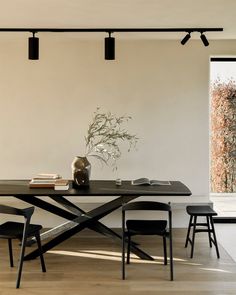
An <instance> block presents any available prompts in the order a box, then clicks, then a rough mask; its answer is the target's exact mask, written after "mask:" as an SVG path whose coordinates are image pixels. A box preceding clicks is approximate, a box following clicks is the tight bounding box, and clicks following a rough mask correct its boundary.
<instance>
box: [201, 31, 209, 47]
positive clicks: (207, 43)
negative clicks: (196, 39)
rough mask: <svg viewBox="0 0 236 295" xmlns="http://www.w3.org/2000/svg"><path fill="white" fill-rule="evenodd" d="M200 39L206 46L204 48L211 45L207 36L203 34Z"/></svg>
mask: <svg viewBox="0 0 236 295" xmlns="http://www.w3.org/2000/svg"><path fill="white" fill-rule="evenodd" d="M200 38H201V40H202V43H203V44H204V46H208V45H209V42H208V40H207V38H206V36H205V35H204V34H203V33H201V36H200Z"/></svg>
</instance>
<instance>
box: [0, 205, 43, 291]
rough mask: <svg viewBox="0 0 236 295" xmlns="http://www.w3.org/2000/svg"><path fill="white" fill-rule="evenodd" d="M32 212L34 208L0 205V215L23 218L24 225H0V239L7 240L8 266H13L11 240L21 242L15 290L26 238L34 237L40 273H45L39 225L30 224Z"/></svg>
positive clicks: (19, 275) (18, 223)
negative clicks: (38, 256)
mask: <svg viewBox="0 0 236 295" xmlns="http://www.w3.org/2000/svg"><path fill="white" fill-rule="evenodd" d="M33 212H34V207H29V208H25V209H18V208H13V207H10V206H5V205H0V213H2V214H10V215H20V216H23V217H24V223H21V222H15V221H7V222H5V223H3V224H1V225H0V238H1V239H7V240H8V248H9V257H10V266H11V267H13V266H14V262H13V251H12V239H18V240H20V241H21V250H20V258H19V263H18V274H17V280H16V288H19V287H20V280H21V273H22V268H23V261H24V254H25V247H26V242H27V238H30V237H35V239H36V241H37V244H38V249H39V252H40V260H41V267H42V271H43V272H46V267H45V263H44V258H43V252H42V247H41V240H40V230H41V229H42V226H41V225H38V224H30V220H31V216H32V214H33Z"/></svg>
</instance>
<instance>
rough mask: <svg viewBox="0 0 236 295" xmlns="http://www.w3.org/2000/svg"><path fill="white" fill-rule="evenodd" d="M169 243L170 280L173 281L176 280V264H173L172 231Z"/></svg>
mask: <svg viewBox="0 0 236 295" xmlns="http://www.w3.org/2000/svg"><path fill="white" fill-rule="evenodd" d="M169 243H170V280H171V281H173V280H174V264H173V246H172V231H171V232H170V237H169Z"/></svg>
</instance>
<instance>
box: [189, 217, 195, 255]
mask: <svg viewBox="0 0 236 295" xmlns="http://www.w3.org/2000/svg"><path fill="white" fill-rule="evenodd" d="M196 224H197V216H194V219H193V235H192V248H191V256H190V257H191V258H193V251H194V241H195V230H196Z"/></svg>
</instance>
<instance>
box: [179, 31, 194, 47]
mask: <svg viewBox="0 0 236 295" xmlns="http://www.w3.org/2000/svg"><path fill="white" fill-rule="evenodd" d="M190 38H191V35H190V33H188V34H187V35H186V36H185V37H184V38H183V39H182V40H181V42H180V43H181V44H182V45H185V44H186V43H187V42H188V40H189V39H190Z"/></svg>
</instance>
